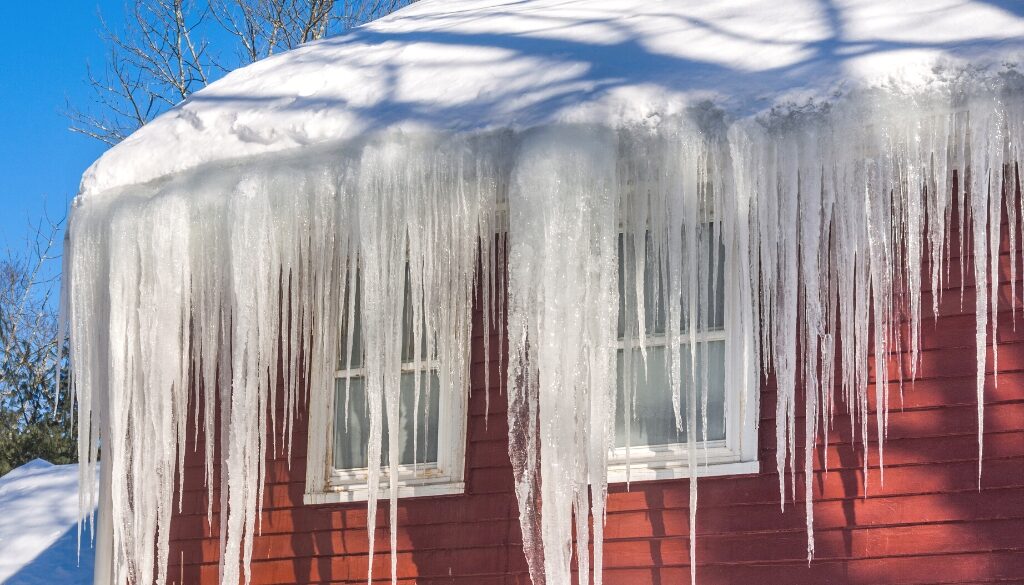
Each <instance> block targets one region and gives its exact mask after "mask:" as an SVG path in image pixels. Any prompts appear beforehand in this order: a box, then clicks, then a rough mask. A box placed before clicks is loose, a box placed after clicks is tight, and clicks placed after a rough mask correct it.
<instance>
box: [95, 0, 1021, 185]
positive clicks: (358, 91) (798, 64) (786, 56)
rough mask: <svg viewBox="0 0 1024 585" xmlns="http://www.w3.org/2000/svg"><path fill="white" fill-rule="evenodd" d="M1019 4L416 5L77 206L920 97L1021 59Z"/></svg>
mask: <svg viewBox="0 0 1024 585" xmlns="http://www.w3.org/2000/svg"><path fill="white" fill-rule="evenodd" d="M1022 6H1024V5H1022V4H1021V3H1020V2H1017V1H1016V0H917V1H914V2H908V1H898V2H897V1H892V0H787V1H786V2H778V1H777V0H716V1H715V2H690V1H681V0H679V1H668V0H663V1H652V0H423V1H422V2H418V3H416V4H414V5H412V6H410V7H408V8H406V9H404V10H401V11H399V12H397V13H395V14H393V15H391V16H390V17H387V18H383V19H381V20H379V21H376V22H374V23H372V24H369V25H367V26H364V27H361V28H358V29H355V30H353V31H351V32H350V33H348V34H345V35H342V36H339V37H336V38H331V39H327V40H323V41H319V42H315V43H310V44H308V45H306V46H303V47H301V48H299V49H297V50H294V51H290V52H288V53H284V54H281V55H278V56H275V57H272V58H268V59H265V60H263V61H261V62H259V63H256V64H254V65H251V66H248V67H245V68H243V69H240V70H238V71H235V72H234V73H231V74H230V75H228V76H226V77H225V78H224V79H222V80H220V81H218V82H217V83H214V84H212V85H211V86H210V87H208V88H206V89H204V90H202V91H200V92H197V93H196V94H194V95H193V96H191V97H190V98H189V99H188V100H186V101H185V102H184V103H182V104H181V105H179V106H178V107H176V108H174V109H173V110H172V111H170V112H168V113H166V114H164V115H163V116H161V117H160V118H158V119H157V120H155V121H153V122H152V123H150V124H148V125H147V126H145V127H144V128H142V129H141V130H139V131H138V132H136V133H135V134H134V135H132V136H131V137H129V138H128V139H127V140H125V141H124V142H123V143H122V144H120V145H118V146H116V147H115V148H113V149H111V150H110V151H109V152H107V153H106V154H105V155H104V156H103V157H102V158H101V159H100V160H99V161H97V162H96V163H95V164H94V165H93V166H92V167H91V168H90V169H89V170H88V171H87V172H86V174H85V176H84V178H83V181H82V194H83V196H85V197H89V196H92V195H94V194H96V193H102V192H107V191H111V190H115V189H117V188H119V187H124V186H129V185H133V184H139V183H144V182H148V181H152V180H154V179H158V178H160V177H163V176H166V175H169V174H173V173H177V172H181V171H184V170H188V169H194V168H196V167H199V166H201V165H204V164H208V163H212V162H217V161H224V160H231V159H236V158H242V157H251V156H256V155H261V154H266V153H273V152H280V151H284V150H287V149H293V148H297V147H308V146H311V145H318V144H330V143H340V142H344V141H347V140H352V139H356V138H359V137H361V136H365V135H367V134H369V133H373V132H378V131H382V130H386V129H399V130H420V129H425V130H440V131H477V130H485V129H494V128H514V129H522V128H528V127H532V126H537V125H543V124H549V123H557V122H596V123H601V124H608V125H613V126H616V125H622V124H634V123H644V122H645V121H650V120H655V121H656V120H657V119H659V118H661V117H664V116H668V115H673V114H676V113H679V112H681V111H684V110H685V109H686V108H688V107H691V106H693V105H695V104H698V103H702V102H705V101H710V102H711V103H713V104H714V105H716V106H718V107H720V108H721V109H722V110H724V111H725V112H726V113H727V114H728V115H730V116H733V117H744V116H749V115H753V114H756V113H758V112H763V111H765V110H768V109H770V108H772V107H774V106H777V105H779V104H789V105H793V104H796V105H800V104H806V103H808V102H809V101H813V102H816V103H820V102H821V101H822V100H827V99H831V98H832V97H833V96H835V95H837V94H838V93H843V92H846V91H849V90H851V89H856V88H858V87H865V86H867V87H874V86H881V85H885V86H888V87H894V88H895V89H897V90H899V89H901V88H906V87H913V88H914V89H916V90H919V89H926V88H927V87H928V86H929V85H932V84H946V83H948V82H949V81H950V79H951V78H953V77H957V76H962V74H963V72H964V71H965V68H966V67H967V66H969V68H970V70H971V71H973V72H975V73H978V72H980V73H981V74H982V75H991V74H997V73H998V72H999V71H1000V70H1003V69H1005V68H1006V67H1012V66H1013V64H1014V63H1019V62H1021V61H1022V60H1024V59H1021V55H1022V54H1024V8H1022Z"/></svg>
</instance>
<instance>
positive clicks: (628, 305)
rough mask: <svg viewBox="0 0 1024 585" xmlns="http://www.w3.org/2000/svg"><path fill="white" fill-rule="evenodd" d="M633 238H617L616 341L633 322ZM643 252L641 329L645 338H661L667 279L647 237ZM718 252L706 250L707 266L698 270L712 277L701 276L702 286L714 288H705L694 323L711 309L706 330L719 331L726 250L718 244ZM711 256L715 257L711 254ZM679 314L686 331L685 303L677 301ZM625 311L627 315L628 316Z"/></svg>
mask: <svg viewBox="0 0 1024 585" xmlns="http://www.w3.org/2000/svg"><path fill="white" fill-rule="evenodd" d="M709 234H710V235H709V236H708V237H709V238H712V241H713V238H714V231H713V230H712V231H710V232H709ZM632 242H633V239H632V238H626V237H624V236H623V235H619V329H618V331H619V338H622V337H624V336H625V332H626V321H627V319H629V320H630V321H635V319H636V305H637V303H636V271H637V267H636V266H635V264H636V259H635V253H636V250H635V248H634V244H633V243H632ZM645 246H646V248H647V249H646V250H645V251H644V258H645V261H644V325H645V330H646V331H647V334H648V335H660V334H664V333H665V323H666V315H667V311H668V308H667V307H666V306H665V295H664V293H665V290H664V289H665V287H666V285H667V279H666V278H663V275H662V274H661V267H660V266H659V265H658V262H657V257H656V256H655V254H654V251H653V249H652V247H651V239H650V238H649V237H648V238H647V240H646V243H645ZM716 247H717V250H715V249H714V248H713V247H712V246H710V245H709V246H707V248H708V252H707V254H708V257H707V261H706V265H705V266H702V267H700V270H710V271H711V274H708V275H702V276H701V277H700V279H699V281H700V283H701V286H707V285H706V283H707V282H714V286H713V287H707V289H706V294H707V298H705V299H703V302H699V301H698V311H699V313H698V315H697V322H698V323H700V321H701V320H704V319H705V317H704V311H705V310H708V309H710V314H709V315H708V316H707V327H706V328H705V329H706V330H716V329H722V328H723V327H724V322H725V319H724V311H723V306H724V302H725V246H724V244H722V243H719V245H718V246H716ZM712 252H714V253H712ZM680 302H681V303H682V307H681V309H682V312H681V315H680V324H679V326H680V330H681V331H686V330H687V327H688V326H689V317H688V315H687V309H688V306H689V305H688V301H687V300H686V299H680ZM627 311H628V313H627ZM630 329H631V330H632V332H633V334H634V335H635V334H636V333H637V332H638V330H639V329H638V327H637V326H636V324H635V323H631V324H630Z"/></svg>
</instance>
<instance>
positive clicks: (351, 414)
mask: <svg viewBox="0 0 1024 585" xmlns="http://www.w3.org/2000/svg"><path fill="white" fill-rule="evenodd" d="M356 281H357V282H356V286H355V289H354V291H353V293H354V294H353V296H354V299H347V302H346V303H345V306H344V310H345V311H346V312H347V314H348V315H349V317H348V319H345V322H346V324H347V325H348V326H344V327H343V328H342V331H341V334H340V335H339V342H338V347H339V353H340V356H339V358H338V364H337V370H336V371H335V375H334V386H335V387H334V396H333V398H334V405H333V409H332V410H333V413H334V416H333V421H332V422H331V437H330V439H329V441H328V452H327V460H328V461H329V474H328V477H327V478H326V479H327V481H326V484H327V487H326V488H325V490H324V491H323V492H322V493H313V494H309V493H307V494H306V496H307V497H306V501H307V503H326V502H346V501H359V500H365V499H367V465H368V462H367V458H368V454H367V445H368V442H369V434H370V429H369V407H368V404H367V397H366V375H367V371H366V370H365V369H364V367H363V365H364V364H363V355H364V352H363V349H364V348H363V343H362V337H361V325H362V323H361V321H362V319H361V315H360V312H359V307H360V306H361V298H360V297H361V290H360V287H359V284H358V278H357V279H356ZM405 281H406V282H405V305H404V308H403V315H402V365H401V383H400V401H399V419H400V424H401V426H400V428H399V433H398V434H399V440H400V441H401V444H400V446H399V453H400V455H401V460H400V461H399V478H398V484H399V493H398V495H399V497H403V498H404V497H416V496H430V495H447V494H457V493H462V492H463V491H464V484H463V467H464V466H463V458H464V450H465V432H466V426H465V425H466V423H465V418H466V417H465V412H466V404H465V392H461V391H458V392H451V391H445V390H444V389H443V388H442V387H441V386H442V382H441V376H440V374H439V370H438V367H439V366H438V362H437V360H436V359H435V356H433V355H428V350H427V349H426V348H427V346H428V344H427V343H426V341H427V339H426V337H425V336H424V337H422V338H421V339H420V344H419V348H421V350H422V351H421V352H420V355H419V356H417V355H415V354H416V349H414V348H415V345H416V344H414V343H413V341H414V332H413V331H414V327H413V317H412V310H411V299H412V292H411V290H410V285H409V278H408V272H407V274H406V279H405ZM349 303H351V305H350V304H349ZM456 397H459V398H456ZM381 435H382V444H381V466H382V467H383V469H382V473H381V494H380V495H381V497H386V495H387V494H388V493H389V489H390V485H389V482H390V480H389V479H388V468H387V466H388V463H389V461H388V441H389V439H388V421H387V414H386V413H385V415H384V417H383V421H382V427H381Z"/></svg>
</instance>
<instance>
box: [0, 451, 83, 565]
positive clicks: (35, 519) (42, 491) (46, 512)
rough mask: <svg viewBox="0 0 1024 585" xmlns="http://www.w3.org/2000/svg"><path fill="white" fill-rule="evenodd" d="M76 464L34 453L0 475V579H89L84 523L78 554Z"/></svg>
mask: <svg viewBox="0 0 1024 585" xmlns="http://www.w3.org/2000/svg"><path fill="white" fill-rule="evenodd" d="M77 523H78V464H72V465H53V464H52V463H49V462H47V461H43V460H42V459H35V460H33V461H30V462H28V463H26V464H25V465H22V466H21V467H19V468H17V469H15V470H14V471H11V472H10V473H8V474H7V475H5V476H3V477H0V583H5V584H7V585H34V584H39V585H43V584H46V585H49V584H51V583H63V584H66V585H74V584H76V583H81V584H83V585H84V584H86V583H92V579H93V549H92V547H91V545H90V542H89V535H88V529H87V528H86V529H85V531H84V532H83V533H82V553H81V563H79V556H78V530H77Z"/></svg>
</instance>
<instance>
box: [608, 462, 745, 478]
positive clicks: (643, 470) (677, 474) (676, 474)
mask: <svg viewBox="0 0 1024 585" xmlns="http://www.w3.org/2000/svg"><path fill="white" fill-rule="evenodd" d="M702 459H703V457H699V458H698V465H697V477H716V476H720V475H751V474H756V473H759V472H760V463H759V462H758V461H756V460H755V461H720V462H714V461H709V462H708V464H707V465H704V464H703V461H701V460H702ZM684 461H685V460H684ZM689 477H690V470H689V468H688V467H687V466H686V464H685V462H679V463H677V464H671V463H667V462H648V461H633V462H631V463H630V464H629V482H630V483H633V482H637V481H656V480H666V479H687V478H689ZM608 483H609V484H613V483H626V465H625V464H624V463H613V464H611V465H609V466H608Z"/></svg>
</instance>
